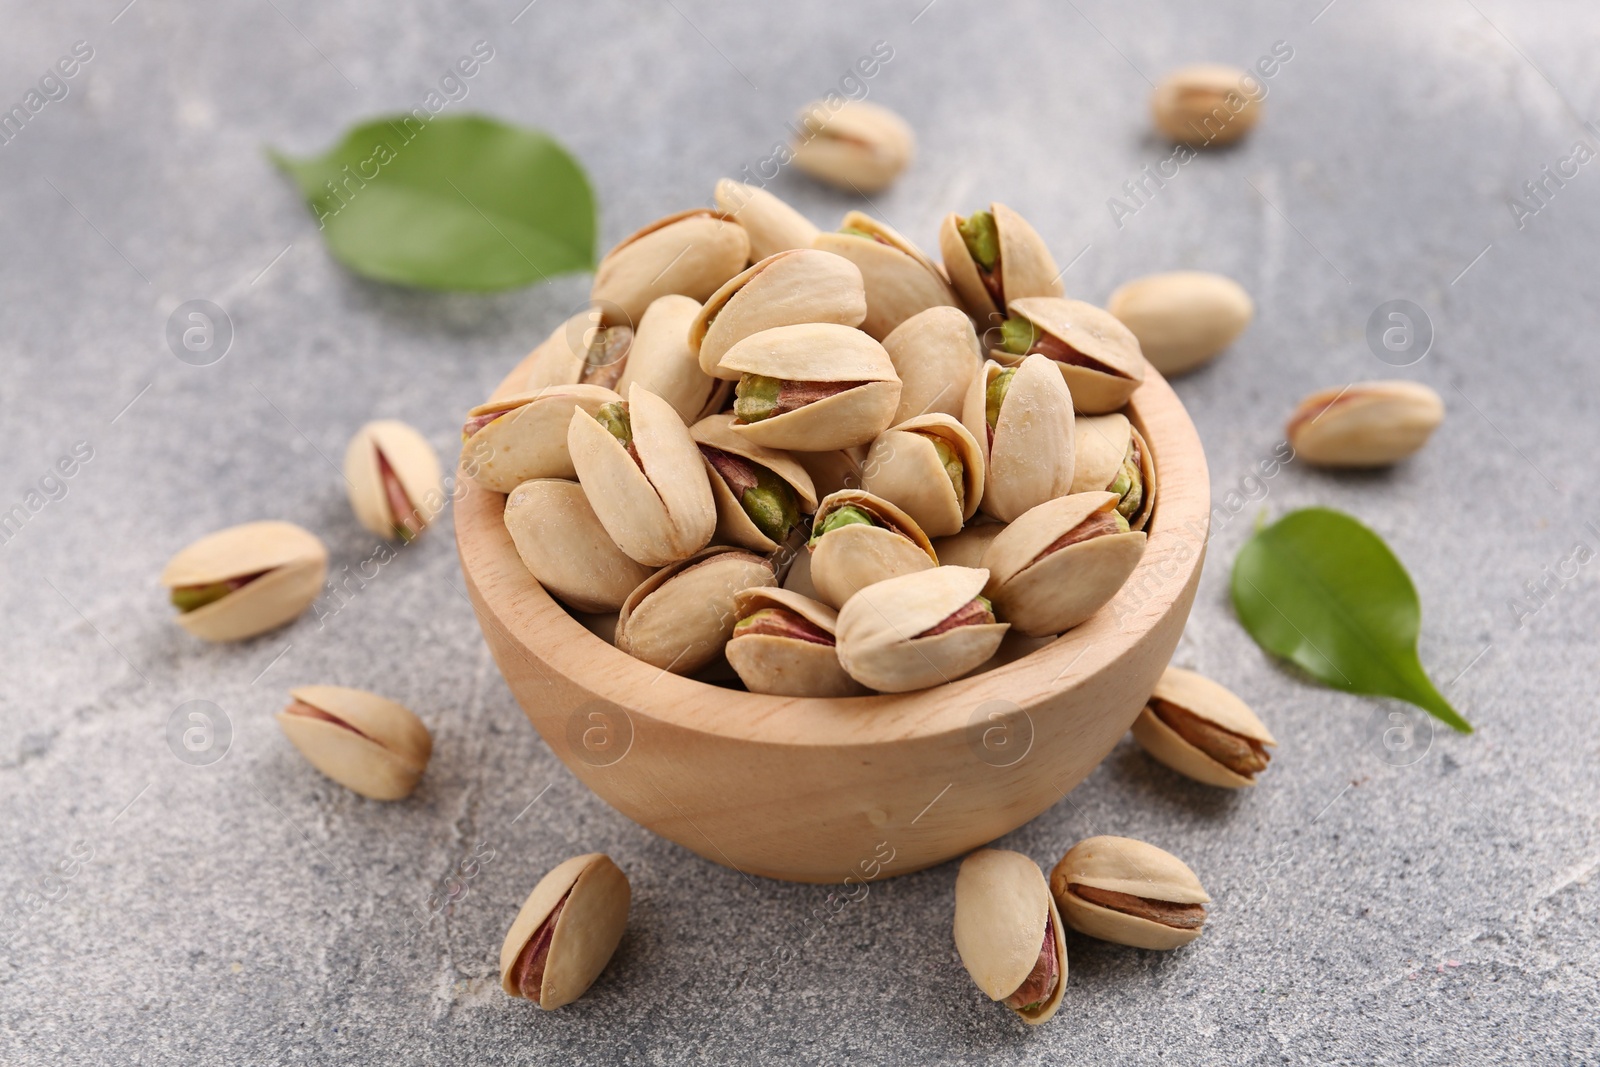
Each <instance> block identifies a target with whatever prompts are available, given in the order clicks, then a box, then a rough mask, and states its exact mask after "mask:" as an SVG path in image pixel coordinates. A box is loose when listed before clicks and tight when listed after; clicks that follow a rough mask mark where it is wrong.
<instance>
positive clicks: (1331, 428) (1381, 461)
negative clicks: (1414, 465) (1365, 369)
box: [1284, 381, 1444, 467]
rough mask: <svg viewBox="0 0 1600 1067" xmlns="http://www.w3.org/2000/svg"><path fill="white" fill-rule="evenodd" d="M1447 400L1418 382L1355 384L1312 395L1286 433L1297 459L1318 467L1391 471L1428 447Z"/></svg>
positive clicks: (1295, 412)
mask: <svg viewBox="0 0 1600 1067" xmlns="http://www.w3.org/2000/svg"><path fill="white" fill-rule="evenodd" d="M1443 421H1444V401H1443V400H1441V399H1440V398H1439V394H1438V393H1436V392H1434V391H1433V390H1432V389H1429V388H1428V387H1427V386H1426V385H1422V384H1420V383H1419V382H1407V381H1378V382H1354V383H1352V384H1350V385H1347V386H1344V387H1343V388H1340V389H1323V390H1321V391H1319V392H1315V393H1312V394H1311V395H1310V396H1308V397H1306V398H1305V399H1304V400H1302V401H1300V403H1299V405H1298V406H1296V408H1295V409H1294V414H1293V415H1291V416H1290V417H1289V424H1288V426H1287V427H1286V428H1285V430H1284V432H1285V433H1286V434H1287V435H1288V438H1289V444H1290V445H1292V446H1293V447H1294V451H1295V455H1296V456H1298V457H1300V458H1301V459H1303V460H1305V461H1306V462H1307V463H1312V464H1315V465H1317V466H1319V467H1386V466H1388V465H1389V464H1391V463H1398V462H1400V461H1401V460H1402V459H1405V458H1406V457H1407V456H1409V455H1411V454H1412V453H1413V452H1416V451H1417V450H1418V449H1420V448H1421V447H1422V446H1423V445H1425V444H1427V443H1428V438H1429V437H1430V436H1431V435H1432V434H1433V431H1434V430H1435V429H1437V428H1438V426H1439V424H1440V423H1441V422H1443Z"/></svg>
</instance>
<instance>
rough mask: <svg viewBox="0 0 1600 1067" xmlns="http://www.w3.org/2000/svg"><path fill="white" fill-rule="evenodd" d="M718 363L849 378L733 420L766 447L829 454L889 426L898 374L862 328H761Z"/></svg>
mask: <svg viewBox="0 0 1600 1067" xmlns="http://www.w3.org/2000/svg"><path fill="white" fill-rule="evenodd" d="M722 369H723V370H724V371H733V372H736V373H738V374H741V375H749V376H759V377H760V378H761V379H766V380H778V381H781V382H784V383H813V382H814V383H819V384H822V385H834V384H842V383H849V385H850V387H849V388H847V389H843V390H841V391H838V392H834V393H832V394H831V395H827V396H823V397H822V398H821V399H818V400H812V401H810V402H809V403H803V404H801V405H800V406H798V407H795V408H794V409H793V410H790V411H785V412H783V413H782V414H778V415H772V416H770V417H768V418H764V419H761V420H759V421H755V422H750V421H746V420H744V419H738V420H735V422H734V424H733V428H734V431H735V432H737V433H740V434H743V435H744V436H745V437H747V438H749V439H750V440H751V441H754V442H755V443H756V444H758V445H765V446H766V447H768V448H786V449H793V450H795V451H800V452H829V451H833V450H835V449H840V448H849V447H851V446H852V445H863V444H866V443H867V442H868V441H871V440H872V439H873V438H874V437H877V436H878V434H880V433H882V432H883V431H884V430H886V429H887V428H888V427H889V420H890V419H891V418H893V417H894V412H895V408H896V406H897V405H898V404H899V403H900V378H899V377H898V376H897V375H896V374H895V372H894V364H893V363H892V362H891V361H890V359H889V353H887V352H885V351H884V350H883V346H882V345H881V344H879V343H878V342H876V341H874V340H873V339H872V338H870V337H868V336H867V335H866V334H864V333H862V332H861V331H860V330H857V329H855V328H853V327H850V326H841V325H839V324H838V323H826V322H809V323H801V324H798V325H794V326H778V327H775V328H773V329H771V330H763V331H761V332H760V333H758V334H754V335H752V336H750V337H746V338H745V339H744V340H742V341H740V342H739V343H738V344H736V345H734V346H733V347H732V348H730V349H728V351H727V352H726V353H725V354H724V355H723V357H722ZM747 380H748V379H747ZM740 384H741V386H743V384H744V383H743V382H741V383H740ZM791 388H792V386H791ZM780 395H781V394H780ZM735 410H736V411H737V410H738V409H737V408H736V409H735Z"/></svg>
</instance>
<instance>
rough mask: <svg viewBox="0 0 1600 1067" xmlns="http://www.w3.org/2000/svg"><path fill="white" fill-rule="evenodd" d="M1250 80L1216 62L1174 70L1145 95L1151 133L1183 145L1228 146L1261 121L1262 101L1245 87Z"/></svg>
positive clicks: (1250, 78)
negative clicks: (1157, 132) (1151, 128)
mask: <svg viewBox="0 0 1600 1067" xmlns="http://www.w3.org/2000/svg"><path fill="white" fill-rule="evenodd" d="M1252 80H1253V76H1252V75H1251V74H1250V73H1249V72H1248V71H1245V70H1241V69H1240V68H1238V67H1230V66H1227V65H1225V64H1221V63H1196V64H1193V65H1191V66H1187V67H1179V68H1178V69H1177V70H1175V71H1173V72H1172V73H1170V74H1168V75H1167V76H1166V77H1164V78H1162V79H1161V80H1160V81H1159V82H1157V83H1156V87H1155V90H1154V92H1152V93H1151V94H1150V114H1151V117H1152V118H1153V119H1154V120H1155V124H1156V129H1158V130H1160V131H1161V132H1162V133H1164V134H1166V135H1167V136H1168V137H1170V138H1172V139H1173V140H1174V141H1178V142H1180V143H1182V144H1187V145H1194V146H1205V145H1226V144H1232V143H1233V142H1234V141H1237V140H1238V139H1239V138H1241V137H1243V136H1244V135H1245V134H1247V133H1249V132H1250V130H1251V129H1252V128H1254V126H1255V124H1256V123H1257V122H1259V121H1260V119H1261V98H1260V97H1259V96H1257V95H1255V94H1253V93H1250V92H1249V91H1248V90H1247V88H1246V87H1247V86H1248V85H1249V84H1250V82H1251V81H1252Z"/></svg>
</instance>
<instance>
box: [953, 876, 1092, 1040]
mask: <svg viewBox="0 0 1600 1067" xmlns="http://www.w3.org/2000/svg"><path fill="white" fill-rule="evenodd" d="M1049 921H1053V922H1054V924H1055V925H1054V934H1055V942H1056V959H1057V961H1058V962H1059V963H1060V965H1061V976H1060V978H1059V979H1058V980H1057V981H1056V988H1055V990H1054V991H1053V992H1052V993H1051V995H1050V997H1049V999H1047V1000H1046V1001H1045V1002H1044V1004H1042V1005H1041V1006H1040V1007H1039V1009H1038V1010H1037V1011H1035V1012H1033V1013H1031V1014H1025V1013H1023V1012H1020V1011H1019V1012H1017V1015H1018V1016H1020V1017H1021V1019H1022V1021H1023V1022H1025V1023H1029V1024H1030V1025H1034V1026H1037V1025H1038V1024H1039V1023H1042V1022H1045V1021H1046V1020H1048V1019H1049V1018H1050V1017H1051V1016H1052V1015H1054V1014H1055V1013H1056V1009H1057V1008H1059V1007H1060V1006H1061V998H1062V995H1063V994H1064V993H1065V992H1066V988H1067V942H1066V935H1065V932H1064V927H1063V926H1062V923H1061V915H1060V914H1059V913H1058V912H1057V910H1056V902H1055V900H1054V898H1053V897H1052V896H1051V893H1050V887H1049V885H1047V884H1046V883H1045V880H1044V872H1043V871H1041V870H1040V869H1039V865H1038V864H1037V863H1035V862H1033V860H1031V859H1029V858H1028V857H1027V856H1024V855H1023V854H1022V853H1020V852H1011V851H1008V850H1006V849H995V848H986V849H980V850H979V851H977V852H974V853H972V854H971V855H969V856H968V857H967V858H966V859H964V860H962V861H961V869H960V871H959V872H957V874H956V919H955V939H956V951H957V952H959V953H960V954H961V962H962V963H963V964H965V965H966V968H967V973H968V974H970V975H972V980H973V982H975V983H976V984H977V986H978V988H979V989H981V990H982V991H983V993H984V995H985V996H987V997H988V998H989V999H990V1000H995V1001H999V1000H1005V999H1006V998H1007V997H1009V996H1010V995H1011V994H1012V993H1014V992H1016V991H1017V988H1018V987H1019V986H1021V985H1022V983H1023V981H1025V980H1026V979H1027V977H1028V975H1029V973H1030V972H1031V971H1032V970H1033V967H1034V964H1036V963H1037V962H1038V961H1039V950H1040V946H1041V945H1043V943H1044V933H1045V924H1046V922H1049Z"/></svg>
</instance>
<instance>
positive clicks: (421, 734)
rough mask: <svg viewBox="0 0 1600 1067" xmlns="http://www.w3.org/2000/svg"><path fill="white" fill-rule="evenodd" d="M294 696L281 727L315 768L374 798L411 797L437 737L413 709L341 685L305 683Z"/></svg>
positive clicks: (281, 717) (283, 713)
mask: <svg viewBox="0 0 1600 1067" xmlns="http://www.w3.org/2000/svg"><path fill="white" fill-rule="evenodd" d="M289 696H290V698H291V699H290V702H289V706H288V707H286V708H284V709H283V710H282V711H280V712H278V716H277V717H278V725H279V726H280V727H282V728H283V734H284V736H285V737H287V738H288V739H289V741H290V743H291V744H293V745H294V747H295V748H297V749H299V750H300V754H301V755H302V756H304V757H305V758H306V759H307V760H309V761H310V763H311V765H312V766H313V767H315V768H316V769H317V770H319V771H321V772H322V773H323V774H325V775H327V776H328V777H329V778H332V779H333V780H334V781H336V782H338V783H339V784H340V785H342V786H344V787H345V788H346V789H350V790H354V791H355V792H357V793H360V794H361V795H362V796H364V797H370V798H371V799H373V800H399V799H400V798H401V797H406V796H410V795H411V791H412V790H413V789H415V788H416V787H417V779H419V778H421V777H422V772H423V771H425V770H427V768H428V758H429V757H430V756H432V755H433V737H432V736H431V735H430V734H429V733H428V728H427V727H426V726H424V725H422V720H421V719H419V718H417V717H416V716H415V715H413V714H412V713H411V710H410V709H409V708H407V707H405V706H404V705H401V704H396V703H395V702H394V701H392V700H386V699H384V698H383V697H381V696H378V695H377V694H376V693H368V692H365V691H363V690H360V689H347V688H345V687H344V686H342V685H303V686H301V687H300V688H298V689H293V690H290V692H289Z"/></svg>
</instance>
